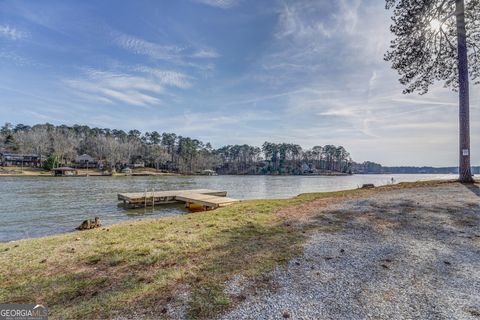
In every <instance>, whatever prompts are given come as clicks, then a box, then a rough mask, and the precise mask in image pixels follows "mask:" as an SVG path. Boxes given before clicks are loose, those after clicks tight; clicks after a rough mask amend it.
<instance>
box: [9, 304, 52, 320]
mask: <svg viewBox="0 0 480 320" xmlns="http://www.w3.org/2000/svg"><path fill="white" fill-rule="evenodd" d="M47 319H48V309H47V307H45V306H43V305H41V304H0V320H47Z"/></svg>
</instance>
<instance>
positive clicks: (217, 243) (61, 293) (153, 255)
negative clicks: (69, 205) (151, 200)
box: [0, 189, 377, 319]
mask: <svg viewBox="0 0 480 320" xmlns="http://www.w3.org/2000/svg"><path fill="white" fill-rule="evenodd" d="M376 190H377V189H376ZM371 192H375V191H363V190H355V191H346V192H335V193H320V194H305V195H300V196H298V197H296V198H293V199H285V200H258V201H245V202H242V203H239V204H236V205H233V206H230V207H226V208H222V209H218V210H214V211H207V212H201V213H192V214H187V215H182V216H176V217H170V218H163V219H156V220H144V221H137V222H130V223H129V222H126V223H121V224H117V225H113V226H109V227H106V228H100V229H95V230H90V231H83V232H73V233H67V234H62V235H58V236H50V237H45V238H39V239H29V240H22V241H16V242H12V243H3V244H0V302H9V303H33V302H36V303H42V304H45V305H46V306H48V307H49V309H50V315H51V318H52V319H58V318H75V319H78V318H109V317H115V316H119V315H128V314H129V313H131V312H136V313H137V314H147V315H148V314H153V315H156V317H158V316H161V314H162V312H165V309H164V308H165V307H166V306H167V304H168V303H171V302H172V301H175V299H176V294H175V292H177V291H178V288H180V287H187V288H189V291H190V294H191V296H190V299H189V301H190V302H189V305H188V306H187V310H188V314H189V316H190V317H191V318H210V317H211V316H213V315H216V314H219V313H220V312H222V311H224V310H225V309H226V308H228V307H229V306H231V305H233V304H235V302H236V301H234V300H232V297H229V296H228V295H226V294H225V293H224V283H225V281H227V280H228V279H231V278H232V276H233V275H243V276H246V277H248V278H249V279H253V280H254V281H258V282H261V281H262V279H263V278H262V276H263V275H265V274H266V272H267V271H269V270H272V268H273V267H274V266H275V265H278V264H283V263H285V262H286V261H288V260H289V259H291V258H292V257H294V256H295V255H298V254H300V253H301V250H302V244H303V243H304V241H305V239H306V238H307V235H308V231H309V230H312V229H315V230H322V231H324V232H335V231H338V230H339V228H340V226H338V225H335V224H328V223H326V221H324V220H322V217H321V214H320V213H316V214H313V216H312V215H310V216H309V217H308V219H305V217H304V216H301V214H300V212H302V206H304V205H306V204H309V203H310V204H311V203H312V201H314V200H319V199H320V201H317V202H318V203H319V205H321V204H322V201H323V199H325V201H340V200H341V198H343V197H350V196H360V195H363V194H369V193H371ZM317 202H315V203H317ZM310 211H312V210H310ZM282 212H283V214H282ZM285 212H286V213H285ZM297 212H298V213H299V216H298V217H297ZM297 222H298V223H297Z"/></svg>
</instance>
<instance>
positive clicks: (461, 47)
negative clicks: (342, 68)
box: [385, 0, 480, 182]
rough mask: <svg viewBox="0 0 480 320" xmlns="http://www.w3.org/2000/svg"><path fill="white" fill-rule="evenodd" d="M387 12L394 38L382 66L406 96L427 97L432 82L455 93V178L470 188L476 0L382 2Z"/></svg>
mask: <svg viewBox="0 0 480 320" xmlns="http://www.w3.org/2000/svg"><path fill="white" fill-rule="evenodd" d="M386 8H387V9H393V17H392V20H393V24H392V25H391V27H390V30H391V31H392V33H393V34H394V35H395V38H394V40H392V43H391V46H390V50H389V51H388V52H387V54H386V55H385V60H387V61H389V62H391V63H392V67H393V69H395V70H397V71H398V73H399V75H400V83H402V84H403V85H404V86H405V87H406V88H405V90H404V93H412V92H419V93H420V94H425V93H427V92H428V88H429V87H430V86H431V85H432V84H433V83H434V82H435V81H443V82H444V84H445V86H446V87H450V88H452V89H453V90H455V91H458V93H459V125H460V127H459V129H460V141H459V142H460V143H459V145H460V161H459V168H460V175H459V178H460V181H461V182H472V181H473V178H472V174H471V169H470V121H469V108H470V106H469V80H470V79H471V80H473V82H474V84H479V83H480V0H467V1H464V0H414V1H413V0H386ZM469 67H470V69H469Z"/></svg>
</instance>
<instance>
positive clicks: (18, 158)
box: [0, 153, 42, 167]
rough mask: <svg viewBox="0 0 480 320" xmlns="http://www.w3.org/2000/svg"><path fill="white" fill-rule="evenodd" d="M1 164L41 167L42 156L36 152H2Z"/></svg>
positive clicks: (0, 155) (0, 156) (0, 154)
mask: <svg viewBox="0 0 480 320" xmlns="http://www.w3.org/2000/svg"><path fill="white" fill-rule="evenodd" d="M0 166H2V167H10V166H18V167H41V166H42V156H40V155H36V154H16V153H0Z"/></svg>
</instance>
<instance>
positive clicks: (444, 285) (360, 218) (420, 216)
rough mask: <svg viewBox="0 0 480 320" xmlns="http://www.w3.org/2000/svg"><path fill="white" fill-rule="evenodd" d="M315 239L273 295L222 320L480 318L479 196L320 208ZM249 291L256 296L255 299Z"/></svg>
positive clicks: (402, 194) (458, 191)
mask: <svg viewBox="0 0 480 320" xmlns="http://www.w3.org/2000/svg"><path fill="white" fill-rule="evenodd" d="M314 210H317V211H318V212H319V213H321V215H320V216H322V217H323V218H322V219H325V221H327V220H329V221H330V223H336V224H340V225H342V229H341V230H342V231H339V232H334V233H326V232H316V233H314V234H313V235H312V237H311V238H310V240H309V241H308V243H307V244H306V246H305V251H304V254H303V256H302V257H300V258H298V259H296V260H294V261H290V263H289V264H288V266H287V267H282V268H278V269H276V270H275V271H274V272H273V275H272V287H273V288H275V289H270V290H266V289H264V290H257V291H256V292H254V293H253V294H249V295H248V296H247V297H246V299H245V300H244V301H243V302H242V303H241V304H240V305H238V306H237V307H236V308H235V309H233V310H231V311H230V312H229V313H227V314H225V315H224V316H223V317H222V319H285V318H289V319H480V189H479V187H478V186H469V187H467V186H464V185H461V184H454V183H452V184H445V185H441V186H438V187H429V188H415V189H401V190H394V191H387V192H379V193H377V194H375V195H373V196H371V197H369V198H362V199H353V200H348V201H344V202H341V203H338V204H335V205H330V206H328V207H327V208H323V209H320V208H318V209H314ZM249 292H250V291H249Z"/></svg>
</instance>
